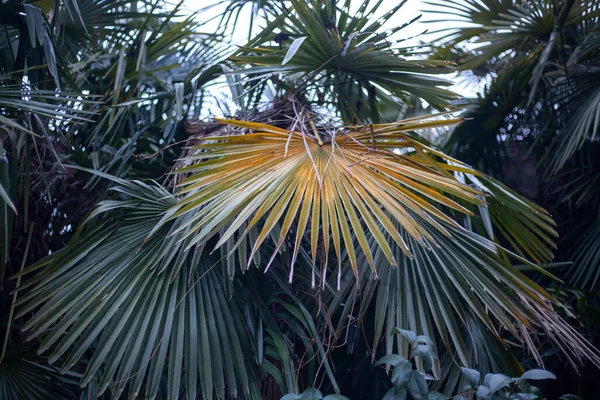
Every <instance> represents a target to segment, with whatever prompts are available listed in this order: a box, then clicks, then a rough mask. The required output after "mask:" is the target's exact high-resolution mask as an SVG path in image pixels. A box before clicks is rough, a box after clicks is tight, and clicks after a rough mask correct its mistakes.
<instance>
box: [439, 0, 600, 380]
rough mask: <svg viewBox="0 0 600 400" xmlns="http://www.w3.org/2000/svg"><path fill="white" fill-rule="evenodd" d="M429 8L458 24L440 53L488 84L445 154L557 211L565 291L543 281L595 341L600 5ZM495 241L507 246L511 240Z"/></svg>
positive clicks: (599, 268)
mask: <svg viewBox="0 0 600 400" xmlns="http://www.w3.org/2000/svg"><path fill="white" fill-rule="evenodd" d="M428 4H429V5H430V6H435V9H431V12H432V14H431V15H433V13H437V15H438V16H441V15H443V16H444V18H445V19H447V18H448V16H450V19H451V20H452V21H454V24H453V26H452V27H451V28H447V29H442V30H441V31H439V32H438V33H439V40H440V43H442V46H441V47H440V50H439V52H438V50H436V47H435V46H434V47H433V54H435V55H437V54H440V55H443V56H444V58H445V59H447V60H453V61H456V62H458V63H459V66H458V68H459V70H461V73H460V74H461V75H463V76H464V77H465V78H467V79H469V80H474V81H478V80H482V81H484V82H487V84H486V89H485V91H484V93H483V94H482V95H481V96H480V97H479V98H478V99H476V100H475V101H474V103H473V106H472V107H471V108H470V109H469V110H468V111H466V113H465V114H464V116H465V117H467V118H469V121H467V122H465V123H464V124H461V125H460V126H458V127H457V128H456V129H454V130H453V131H452V132H451V134H450V135H446V141H445V145H444V146H445V147H444V150H445V151H447V152H448V153H449V154H450V155H452V156H454V157H457V158H459V159H461V160H462V161H464V162H466V163H468V164H470V165H473V166H476V167H478V168H480V169H482V170H483V171H485V172H487V173H490V174H492V175H493V176H495V177H497V178H500V179H502V180H504V181H506V182H508V183H511V184H512V185H513V187H518V188H519V189H521V190H522V191H528V193H529V195H530V196H533V197H534V198H535V200H536V201H537V202H539V203H541V204H542V205H543V206H544V207H546V208H547V209H548V210H550V212H551V213H552V214H553V216H554V217H555V220H556V221H558V227H557V231H558V233H559V234H560V240H559V241H558V242H557V249H556V252H555V253H556V256H557V257H556V261H559V262H558V263H556V264H555V265H556V267H558V268H560V269H558V270H557V271H558V272H557V274H558V275H559V276H561V277H563V279H564V280H565V281H566V285H562V287H561V289H558V285H556V284H550V283H549V282H548V281H543V280H542V281H540V282H541V283H542V284H543V285H552V286H554V287H555V290H556V291H557V293H562V294H561V295H560V296H562V297H563V298H564V299H565V301H567V302H571V303H572V304H573V310H579V311H580V312H581V314H580V320H581V321H582V323H583V324H586V326H587V328H588V329H590V330H591V332H594V335H595V332H597V319H595V318H594V317H593V315H594V311H593V310H597V307H598V305H597V302H596V301H595V300H594V299H595V298H596V295H597V292H598V282H599V279H598V278H599V277H600V262H599V261H600V259H599V258H598V252H597V250H596V249H597V248H598V246H599V245H600V242H599V241H598V240H600V235H598V232H599V231H598V227H599V226H600V225H599V223H598V222H599V220H598V218H597V216H598V211H599V210H600V208H599V203H598V198H599V195H600V193H599V192H598V186H597V185H595V182H596V181H597V180H598V177H599V175H598V171H599V169H598V168H596V167H597V166H598V162H597V160H598V143H597V137H596V134H597V131H598V128H599V126H600V125H599V121H600V120H599V119H598V115H599V114H598V110H599V108H598V97H597V94H598V90H599V89H600V86H598V83H599V82H600V80H599V79H598V71H599V68H600V59H598V54H600V53H599V52H598V43H600V41H599V40H598V29H599V27H600V19H599V18H600V14H599V10H600V2H598V1H579V0H574V1H558V2H557V1H545V0H534V1H513V0H509V1H495V0H494V1H492V0H490V1H487V0H482V1H471V0H464V1H456V2H442V1H429V2H428ZM435 20H438V18H437V17H435V16H434V17H432V18H431V21H435ZM524 163H529V164H532V165H528V166H525V165H524ZM511 165H512V166H511ZM517 170H518V172H517V173H515V171H517ZM495 233H496V234H497V236H498V237H497V240H498V241H500V242H501V243H506V238H505V237H504V234H503V232H495ZM569 261H572V263H571V262H569ZM575 303H578V304H579V305H576V304H575ZM566 314H567V315H570V316H571V317H573V316H574V314H573V313H571V311H570V310H566ZM589 318H591V319H589ZM548 351H551V350H548ZM574 381H575V382H574V385H575V384H577V382H578V381H579V378H575V379H574ZM590 390H592V391H594V389H593V388H590Z"/></svg>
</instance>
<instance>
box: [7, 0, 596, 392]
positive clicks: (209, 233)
mask: <svg viewBox="0 0 600 400" xmlns="http://www.w3.org/2000/svg"><path fill="white" fill-rule="evenodd" d="M244 3H245V2H232V3H231V6H228V7H227V8H226V9H225V11H224V14H223V18H222V20H221V21H222V22H223V23H225V22H226V21H228V19H229V18H236V17H234V15H235V14H234V13H235V12H236V11H235V10H236V9H240V8H239V7H241V6H243V4H244ZM380 5H381V2H377V3H376V4H373V5H370V4H369V1H364V2H363V3H361V4H360V5H359V7H358V9H357V10H356V11H355V10H354V8H352V7H353V6H352V4H350V2H349V1H346V2H344V3H341V2H337V1H334V0H331V1H326V2H318V1H306V2H301V1H292V2H289V3H287V2H286V3H283V2H282V3H276V2H260V4H258V5H257V8H256V9H261V10H262V11H264V13H263V12H261V13H257V14H256V18H258V19H260V20H261V21H262V23H263V24H264V29H262V30H261V31H260V32H258V33H257V34H256V35H255V36H254V37H252V38H251V39H250V40H249V41H248V44H247V45H246V46H242V47H240V48H232V47H231V46H230V44H229V41H230V40H231V34H232V33H231V31H230V30H229V29H218V30H217V33H216V34H211V33H199V32H200V31H201V30H202V29H203V27H204V25H203V24H202V23H201V22H195V19H194V18H192V17H191V16H185V15H183V13H184V12H183V7H182V5H181V4H179V5H175V6H169V5H165V4H163V2H152V1H151V2H131V1H127V2H123V1H119V0H85V1H84V0H77V1H75V0H70V1H65V2H61V1H56V2H55V3H54V4H52V5H49V4H46V3H39V4H38V3H30V2H26V1H21V0H10V1H8V2H5V3H2V5H1V6H0V7H2V8H0V11H2V12H1V15H2V19H1V20H0V23H1V24H2V26H1V27H0V28H1V29H0V31H4V32H3V34H4V35H5V38H6V39H7V41H6V42H3V43H7V44H8V45H7V46H4V47H2V48H1V51H2V53H1V54H2V58H1V59H0V60H2V64H1V65H0V71H2V74H3V75H2V78H1V79H0V118H1V121H0V122H2V123H3V125H2V141H1V142H0V143H1V145H2V148H0V150H1V152H0V156H1V157H2V159H0V162H1V163H2V164H1V165H2V170H1V171H0V172H1V174H0V179H1V180H0V184H1V186H0V194H1V196H0V221H2V222H1V224H2V226H1V228H2V234H3V236H2V239H3V240H2V242H3V245H2V248H1V253H0V255H1V257H2V258H1V259H2V264H1V265H0V266H1V267H2V273H3V274H2V280H1V283H2V295H3V297H4V298H6V299H7V301H5V302H3V309H5V310H6V311H7V312H6V315H8V318H7V320H6V321H7V328H6V329H5V332H4V343H5V345H4V347H3V351H2V356H0V371H6V370H7V369H6V366H8V365H9V363H16V364H18V365H28V366H29V365H31V368H21V369H19V368H17V369H16V372H15V373H14V374H15V375H12V376H11V377H10V379H3V377H4V376H3V375H0V379H2V381H1V382H2V385H3V386H2V387H3V388H6V393H10V394H11V396H13V397H17V398H27V397H28V396H30V394H29V393H28V392H27V390H28V389H26V388H23V385H22V382H25V381H27V376H29V375H31V374H32V373H35V372H33V371H34V369H35V368H38V367H39V368H43V369H44V371H46V372H45V373H44V375H43V376H44V377H49V376H51V377H56V376H58V375H57V374H65V375H64V376H67V377H68V379H66V378H65V379H66V380H65V381H59V380H57V379H46V378H45V379H37V380H33V381H31V384H32V385H34V386H35V389H31V390H32V393H36V395H37V393H39V394H40V395H39V397H43V396H44V395H42V394H43V393H44V394H48V393H57V390H58V391H59V392H60V393H61V394H62V395H64V396H65V397H68V396H70V395H71V392H70V391H72V392H73V396H75V397H81V396H88V397H94V396H95V397H98V396H104V397H111V398H119V397H125V398H134V397H138V396H142V397H148V398H162V397H164V398H180V397H187V398H197V397H202V398H214V397H218V398H229V397H242V398H280V397H281V396H282V394H284V393H299V392H301V391H302V390H301V389H303V388H307V387H311V386H319V387H320V388H321V389H323V390H324V391H325V390H327V391H332V392H335V393H336V394H338V395H339V394H340V393H341V392H343V391H345V389H346V388H352V387H353V385H355V384H356V382H357V381H358V379H356V376H357V374H359V373H360V372H359V371H360V370H361V368H358V367H361V366H365V365H367V366H368V369H369V371H372V362H373V361H374V360H376V359H377V358H378V357H379V356H380V355H385V354H394V353H396V354H400V355H402V357H404V358H406V359H408V358H409V356H410V354H411V353H410V352H411V350H412V349H411V346H412V345H413V343H412V342H411V341H410V340H408V339H406V338H404V337H402V336H398V337H395V336H393V335H392V333H391V332H392V328H393V327H399V328H400V329H404V330H411V331H415V332H418V333H419V334H422V335H426V336H428V337H431V338H433V339H432V340H431V341H428V342H427V346H429V347H428V348H430V349H436V350H437V349H443V351H444V353H443V354H444V357H442V358H441V359H437V358H436V359H435V360H431V363H430V364H431V365H429V364H427V365H426V366H427V368H428V369H431V371H432V373H433V375H434V376H436V377H437V378H442V377H446V376H451V375H452V376H456V374H457V373H458V374H460V367H461V366H462V367H465V366H468V367H477V368H480V369H481V370H482V371H489V370H490V369H491V368H493V367H494V366H497V365H500V364H503V362H504V361H505V360H506V359H508V360H509V362H508V364H511V367H510V368H513V369H514V370H517V373H515V374H513V375H512V376H515V375H520V374H521V373H522V372H523V371H522V367H521V366H520V365H518V363H517V364H516V365H515V363H514V362H513V361H514V356H512V355H510V352H508V351H506V349H508V348H511V347H514V345H513V344H515V345H516V346H522V347H523V348H525V349H527V350H528V351H530V352H531V354H533V356H534V358H535V362H536V363H539V364H542V363H543V361H544V354H541V353H540V352H538V351H537V348H536V344H535V340H536V338H537V337H543V338H547V339H548V340H550V341H551V342H553V343H555V345H556V346H557V347H559V348H561V349H562V350H563V352H562V354H563V356H564V357H566V358H567V359H568V360H569V361H571V363H572V364H573V365H578V364H581V363H583V362H585V361H586V360H589V361H591V362H592V363H593V364H600V356H599V355H598V352H597V350H596V349H594V348H593V347H592V346H591V345H590V344H589V343H588V342H587V341H586V339H585V338H584V337H583V336H582V335H581V334H579V333H578V332H577V330H576V329H575V328H573V327H571V326H570V325H569V324H568V323H567V322H565V321H564V320H563V318H562V317H561V316H560V315H559V314H558V312H557V310H562V309H564V308H565V307H566V306H565V305H564V304H563V303H562V301H561V299H559V298H557V297H554V296H553V295H552V294H551V293H550V291H549V290H547V289H545V288H544V287H543V286H542V285H540V284H538V283H536V282H535V281H534V280H532V279H531V278H530V277H528V276H527V275H526V274H524V273H523V272H521V271H520V269H523V268H527V269H529V270H533V271H536V272H537V273H539V274H542V275H544V276H546V277H547V279H549V280H551V281H556V279H557V278H555V277H553V276H552V275H551V274H550V273H549V272H548V271H546V270H545V268H544V267H543V266H540V264H542V263H548V262H550V261H551V260H552V257H553V255H552V248H553V244H554V240H555V239H556V232H555V229H554V222H553V220H552V218H550V216H549V215H548V213H547V212H546V211H545V210H544V209H543V208H541V207H539V206H537V205H536V204H534V203H532V202H531V201H529V200H527V199H525V198H524V197H523V196H520V195H518V194H516V193H515V192H513V191H511V190H510V189H509V188H508V187H506V186H504V185H503V184H501V183H500V182H499V181H498V180H496V179H494V178H491V177H489V176H487V175H485V174H483V173H480V172H477V171H476V170H475V169H473V168H471V167H469V166H468V165H466V164H464V163H462V162H461V161H459V160H460V159H457V158H452V157H449V156H447V155H446V154H445V153H443V152H441V151H440V150H438V149H436V147H435V146H434V145H432V144H431V143H429V142H428V140H426V138H425V137H424V136H423V135H421V134H420V132H422V131H423V130H427V129H433V128H436V129H438V128H441V127H447V126H452V125H457V124H460V123H461V122H462V121H463V118H456V117H455V115H454V114H453V113H452V112H450V111H451V110H453V108H452V107H453V104H452V103H451V101H452V100H453V99H456V98H457V95H455V94H454V93H452V92H449V91H448V90H447V88H446V87H447V86H448V85H449V84H450V83H449V82H447V81H445V80H443V79H440V78H439V77H436V76H435V75H438V74H443V73H447V72H449V71H451V70H452V67H451V65H450V63H449V62H448V61H440V60H422V59H417V58H415V57H414V56H415V54H416V53H415V52H413V51H412V50H410V49H406V48H402V47H401V46H400V45H399V43H401V42H398V41H397V40H396V39H397V34H398V33H402V30H401V28H402V26H400V27H398V28H394V29H392V30H391V31H383V30H382V29H381V28H382V26H383V25H384V24H385V23H389V22H391V21H393V19H392V18H393V16H394V15H397V12H398V10H400V8H401V6H402V4H400V5H398V6H396V7H394V8H393V9H392V10H390V12H389V13H386V14H384V15H383V16H382V17H381V18H380V19H373V12H374V11H375V10H377V9H378V8H379V6H380ZM260 14H264V16H263V15H260ZM407 22H410V21H407ZM40 46H41V47H40ZM30 48H31V49H34V50H35V51H29V50H30ZM6 60H8V61H6ZM224 89H228V90H230V92H231V95H230V96H227V95H226V94H225V93H224ZM224 99H225V102H226V104H223V101H224ZM422 101H426V102H427V103H429V106H428V107H429V110H431V113H430V114H429V115H424V114H423V113H422V112H421V111H420V110H422V109H423V108H426V107H423V104H422ZM220 105H221V106H222V107H223V110H224V111H222V113H223V114H229V115H225V118H224V119H217V120H213V121H209V122H203V121H201V120H200V119H201V117H206V116H208V115H211V114H212V113H213V112H215V107H218V106H220ZM9 277H11V279H9ZM3 315H4V314H3ZM538 334H539V335H541V336H538ZM475 337H485V338H486V341H489V345H488V344H487V343H486V346H485V347H487V348H488V349H491V348H494V349H502V350H503V351H505V352H506V353H508V354H509V356H496V355H494V352H492V351H489V350H486V351H487V353H485V354H486V356H485V357H480V356H479V353H480V351H479V348H480V347H481V343H479V342H477V340H476V339H475ZM365 339H366V340H365ZM24 341H27V342H28V344H27V345H26V344H23V342H24ZM25 346H35V347H37V348H38V355H33V354H32V353H31V352H30V351H29V349H30V348H31V347H25ZM20 348H27V349H28V351H26V352H25V351H21V352H20V351H18V350H19V349H20ZM432 351H433V350H432ZM496 353H498V354H500V353H501V352H496ZM14 354H16V356H13V355H14ZM356 354H359V355H360V356H359V357H360V358H361V359H359V360H355V361H354V362H356V364H355V365H356V366H357V368H356V369H354V370H349V369H348V368H347V366H348V364H349V360H353V359H354V357H355V355H356ZM9 355H10V357H9ZM365 355H366V356H365ZM511 356H512V357H513V358H510V357H511ZM46 358H47V360H48V362H49V363H50V364H51V365H52V366H51V367H48V366H46V365H43V367H42V364H41V363H42V362H45V359H46ZM482 359H483V360H482ZM32 362H33V363H35V364H31V363H32ZM419 363H423V361H419V362H418V364H419ZM16 364H12V365H16ZM505 364H506V363H504V364H503V365H505ZM54 365H56V366H54ZM34 366H35V368H34ZM48 368H49V369H48ZM500 372H506V373H511V374H512V373H513V372H514V371H512V370H511V371H505V370H503V371H500ZM369 373H370V372H369ZM40 375H41V374H40ZM415 376H416V375H415ZM419 376H421V375H419ZM73 379H76V380H77V381H78V384H79V385H80V387H81V388H84V389H83V390H82V391H81V393H78V391H77V390H76V389H74V388H72V387H71V386H69V385H68V384H70V383H71V380H73ZM444 379H445V378H444ZM67 380H68V382H67ZM453 382H454V380H453ZM54 383H56V384H58V385H59V388H58V389H57V388H56V387H55V386H54ZM388 384H389V383H388V380H387V378H385V376H379V377H378V378H377V379H376V380H374V381H373V383H372V386H367V385H365V386H364V387H362V388H361V389H360V390H373V391H374V392H373V393H378V391H379V390H381V389H382V388H384V387H386V385H388ZM456 384H457V383H456V382H454V383H453V384H450V385H448V388H447V392H448V393H450V392H452V391H453V390H454V389H455V387H456ZM67 387H68V388H67ZM343 389H344V390H343ZM3 390H4V389H3ZM386 390H387V389H386ZM84 392H85V393H84ZM369 397H370V396H369Z"/></svg>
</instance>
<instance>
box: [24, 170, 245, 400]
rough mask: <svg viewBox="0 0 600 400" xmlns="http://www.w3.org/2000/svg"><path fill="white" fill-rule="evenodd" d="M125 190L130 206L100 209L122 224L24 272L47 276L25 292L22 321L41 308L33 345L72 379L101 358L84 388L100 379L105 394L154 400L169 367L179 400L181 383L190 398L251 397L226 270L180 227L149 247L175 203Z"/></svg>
mask: <svg viewBox="0 0 600 400" xmlns="http://www.w3.org/2000/svg"><path fill="white" fill-rule="evenodd" d="M117 182H118V183H119V184H120V185H119V186H117V187H115V190H116V191H117V192H120V193H122V194H123V195H125V196H127V197H128V199H126V200H106V201H104V202H101V203H99V204H98V207H97V208H96V210H95V212H94V213H93V214H92V216H91V217H94V216H96V215H99V216H102V215H104V214H105V213H107V212H108V211H110V212H111V214H113V215H114V214H116V215H118V217H117V220H115V219H114V218H107V219H101V220H100V221H99V222H98V224H94V225H93V226H90V227H88V228H86V229H84V231H83V232H81V233H79V234H78V237H76V238H75V239H74V240H73V241H72V242H71V245H70V246H69V247H67V248H66V249H64V250H63V251H60V252H57V253H55V254H53V255H52V256H50V257H49V258H47V259H45V260H43V261H42V262H40V263H37V264H35V265H33V266H31V267H29V268H28V269H26V270H25V271H24V272H23V274H28V273H30V272H32V271H38V273H37V274H36V275H35V276H34V278H32V279H30V280H28V281H27V282H26V283H25V284H24V285H22V286H21V287H20V288H19V290H23V289H26V288H28V290H27V293H26V294H25V295H23V296H22V297H20V299H19V301H18V302H17V308H18V310H19V315H18V316H17V317H19V316H21V315H24V314H27V313H29V312H30V311H33V310H36V309H38V308H39V311H38V312H37V313H36V315H35V316H34V317H33V318H32V319H30V320H29V321H28V322H27V324H26V325H25V327H24V330H25V332H27V334H28V338H29V339H30V340H32V339H34V338H38V337H44V344H43V346H42V348H41V349H40V352H46V351H48V350H49V349H52V353H51V355H50V357H49V360H50V362H51V363H53V362H56V361H57V360H60V361H61V363H62V366H61V372H63V373H64V372H66V371H68V370H69V369H70V368H71V366H72V365H73V364H74V363H76V362H77V361H78V360H79V359H80V358H81V357H82V355H83V354H84V353H85V352H86V351H87V350H88V349H90V348H94V349H95V351H94V353H93V356H92V357H91V358H90V360H89V364H88V366H87V369H86V371H85V373H84V374H83V377H82V381H81V384H82V385H86V384H88V383H89V382H90V381H91V380H92V379H98V394H102V393H103V392H104V391H105V390H106V389H107V388H110V390H111V392H112V394H113V396H114V397H119V396H120V394H121V393H123V391H124V390H125V389H128V391H129V395H128V397H135V396H136V395H138V394H143V395H144V396H147V397H153V396H155V395H156V393H157V390H158V389H159V384H160V379H161V376H162V373H163V370H164V368H165V366H166V365H167V364H168V366H169V368H168V393H169V396H170V398H177V397H178V393H179V390H180V385H181V383H182V382H185V387H186V393H187V395H188V396H189V397H190V398H195V396H196V393H198V392H197V390H198V387H200V388H201V389H200V390H201V393H202V396H203V397H204V398H212V396H213V395H216V396H221V397H222V396H224V394H225V391H226V390H227V392H228V393H229V394H231V395H232V396H236V394H237V395H239V396H243V395H244V394H248V392H249V390H250V386H251V385H250V380H252V379H254V378H253V377H252V374H251V371H249V370H248V369H247V365H246V364H247V363H246V359H247V358H248V357H250V359H251V355H249V354H246V353H245V352H246V351H247V350H248V349H249V348H250V347H249V346H248V335H247V332H246V330H245V328H244V320H243V317H242V314H241V312H240V310H239V309H238V308H237V306H236V305H235V303H232V302H231V301H230V300H228V299H227V298H226V296H225V288H224V286H223V278H222V276H221V274H220V271H219V269H218V268H216V267H215V266H217V265H219V263H218V260H216V259H211V258H210V257H206V256H203V257H200V252H201V249H194V250H192V251H183V250H182V245H181V244H180V245H179V246H177V245H176V243H177V238H173V237H171V236H170V235H169V231H170V230H172V226H171V227H169V226H164V227H163V228H161V229H160V230H159V231H158V232H156V233H155V234H154V235H153V236H152V238H150V239H148V240H146V239H147V238H148V235H149V233H150V232H151V231H152V229H153V228H154V227H155V225H156V224H157V223H158V222H159V220H160V218H161V216H162V215H163V214H164V213H165V212H166V211H167V210H168V209H169V208H170V207H172V206H174V205H175V198H174V197H173V196H171V195H170V194H169V193H168V192H167V191H165V190H164V189H162V188H160V187H157V186H148V185H145V184H142V183H140V182H131V183H129V182H126V181H121V180H117ZM117 221H118V222H117ZM90 223H91V222H90ZM115 223H116V224H115ZM180 250H181V251H180ZM49 328H50V330H49ZM143 384H144V387H142V385H143ZM226 386H227V389H225V387H226Z"/></svg>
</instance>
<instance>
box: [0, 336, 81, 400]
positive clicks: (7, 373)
mask: <svg viewBox="0 0 600 400" xmlns="http://www.w3.org/2000/svg"><path fill="white" fill-rule="evenodd" d="M45 364H46V360H44V359H43V358H41V357H39V356H38V355H36V354H35V347H34V346H32V345H14V346H12V347H10V348H9V349H8V351H7V352H6V354H5V355H4V358H2V359H1V360H0V397H1V398H3V399H14V400H29V399H35V400H38V399H39V400H45V399H52V398H54V399H59V398H60V399H69V400H75V399H78V398H79V397H78V389H79V388H78V383H79V378H80V376H79V375H78V374H75V373H67V374H66V375H62V374H61V373H60V371H59V370H58V369H57V368H55V367H52V366H48V365H45Z"/></svg>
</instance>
